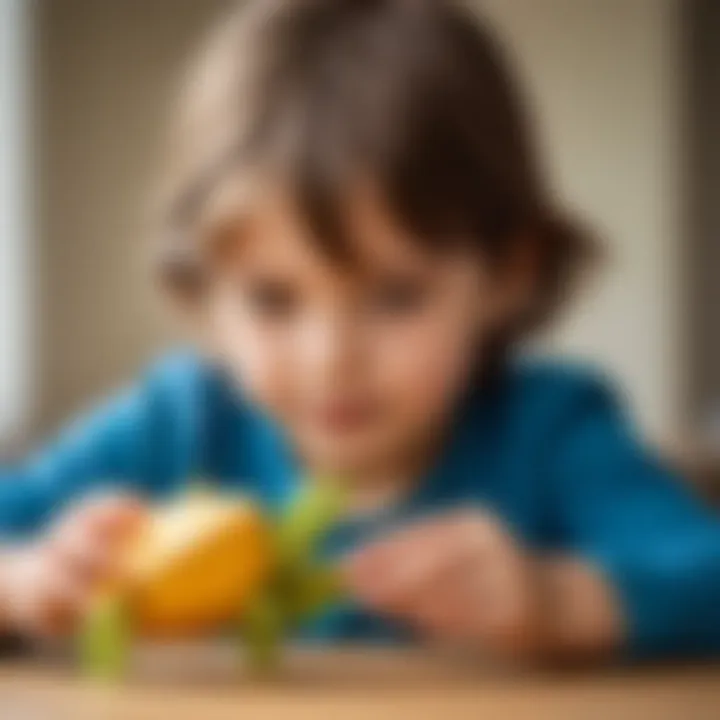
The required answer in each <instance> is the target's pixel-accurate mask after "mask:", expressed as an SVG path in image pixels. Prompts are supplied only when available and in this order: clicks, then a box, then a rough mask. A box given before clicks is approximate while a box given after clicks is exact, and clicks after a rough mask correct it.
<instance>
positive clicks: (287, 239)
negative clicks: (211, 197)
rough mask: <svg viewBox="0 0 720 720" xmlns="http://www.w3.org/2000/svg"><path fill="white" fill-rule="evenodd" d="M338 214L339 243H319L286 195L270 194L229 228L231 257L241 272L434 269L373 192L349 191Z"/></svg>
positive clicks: (432, 255)
mask: <svg viewBox="0 0 720 720" xmlns="http://www.w3.org/2000/svg"><path fill="white" fill-rule="evenodd" d="M338 209H339V212H340V213H341V217H340V219H341V222H342V228H343V235H342V237H320V236H319V234H318V231H317V229H316V228H314V227H313V223H312V222H311V220H310V218H309V217H308V216H307V214H306V212H304V210H303V209H302V206H301V203H300V202H298V198H297V197H296V196H295V195H294V194H293V193H292V192H289V191H287V190H285V189H281V188H276V189H273V190H272V191H268V192H265V193H262V194H260V195H257V196H256V198H255V200H254V201H253V202H252V203H250V204H248V205H247V206H246V207H245V208H244V209H243V213H242V215H241V216H240V217H238V219H237V222H236V223H235V225H234V228H235V230H234V232H233V233H232V236H231V238H230V242H231V246H232V250H233V252H232V254H233V257H234V258H235V260H236V262H238V263H241V264H242V265H245V266H246V267H249V266H260V267H272V266H276V267H279V266H282V267H287V268H291V269H295V270H302V269H311V268H320V267H322V268H325V269H329V270H332V271H334V272H343V273H348V272H349V273H351V274H353V275H355V274H374V273H377V272H382V271H384V270H396V271H397V270H406V271H417V272H431V271H432V270H433V268H435V267H438V260H439V254H438V253H437V252H431V251H430V250H429V249H428V248H427V245H426V244H424V243H422V242H421V241H420V239H419V238H417V237H415V236H414V235H413V233H412V231H410V230H409V229H407V228H406V227H405V226H404V224H403V223H402V221H401V220H400V219H399V218H397V216H396V215H395V214H393V213H392V212H391V210H390V209H389V207H388V205H387V204H386V203H385V202H383V200H382V197H381V195H380V193H378V192H376V191H375V190H374V189H372V188H365V187H361V186H357V187H355V188H353V190H352V191H349V192H347V193H345V194H344V195H343V198H342V200H341V201H340V206H339V208H338ZM334 244H335V245H340V244H342V245H343V247H333V245H334ZM440 259H441V258H440Z"/></svg>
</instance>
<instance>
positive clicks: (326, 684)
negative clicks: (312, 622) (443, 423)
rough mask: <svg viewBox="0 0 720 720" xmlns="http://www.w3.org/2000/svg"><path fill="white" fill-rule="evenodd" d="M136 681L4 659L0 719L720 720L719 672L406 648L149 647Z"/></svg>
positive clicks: (59, 664)
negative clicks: (238, 654) (268, 669)
mask: <svg viewBox="0 0 720 720" xmlns="http://www.w3.org/2000/svg"><path fill="white" fill-rule="evenodd" d="M143 653H144V655H143V657H141V658H139V659H138V660H137V661H136V669H135V673H134V676H133V677H131V678H130V679H129V680H127V681H125V682H124V683H123V684H119V685H115V686H107V685H106V686H103V685H98V684H93V683H89V682H87V681H84V680H82V679H80V678H78V677H77V675H76V674H75V673H74V672H73V671H72V668H71V667H69V665H68V663H67V662H58V661H52V662H49V661H40V660H37V659H36V660H33V661H23V662H13V663H5V664H4V665H0V718H2V720H84V719H85V718H92V719H93V720H105V719H108V720H115V719H116V718H117V720H190V718H192V719H193V720H195V719H198V720H215V719H216V718H217V719H218V720H225V719H226V718H227V719H230V718H232V719H233V720H238V719H239V718H252V719H253V720H264V719H266V718H292V719H293V720H305V719H306V718H307V719H308V720H309V719H312V720H325V718H328V719H333V720H334V719H335V718H337V719H338V720H354V719H355V718H369V719H370V720H385V718H389V719H391V720H415V719H416V718H440V719H441V720H464V719H465V718H468V719H471V718H472V719H473V720H476V719H478V718H488V719H492V720H496V719H498V720H503V719H504V718H508V719H512V720H525V719H526V718H529V719H530V718H531V719H532V720H544V719H545V718H548V719H550V718H552V720H558V719H562V718H571V719H573V720H575V719H577V720H593V719H595V718H597V719H598V720H624V719H625V718H629V719H631V720H646V719H647V720H676V719H677V720H713V719H714V720H717V719H720V668H719V667H717V666H716V667H712V666H695V667H692V666H687V667H677V666H676V667H654V668H643V669H639V668H638V669H633V670H629V669H624V670H613V671H607V670H605V671H602V672H598V671H594V672H574V673H563V674H558V673H555V674H530V673H524V674H523V673H514V674H510V673H508V672H501V671H498V670H491V669H489V668H481V667H478V666H477V664H470V663H467V662H461V661H459V660H457V659H456V658H452V659H451V658H447V657H436V656H434V655H430V654H429V653H426V654H422V653H418V652H415V653H409V652H407V651H405V652H401V651H379V650H365V651H359V650H357V649H355V650H346V651H324V652H320V651H314V652H309V651H302V652H296V653H294V654H293V655H292V656H291V657H290V658H289V659H288V661H287V663H286V666H285V668H284V670H283V671H282V672H281V673H280V675H279V676H278V677H277V678H275V679H273V680H263V681H260V680H257V679H252V678H249V677H243V676H242V674H241V673H238V670H237V663H236V661H235V659H234V658H233V657H232V656H231V655H230V653H229V651H221V650H219V649H217V648H213V649H212V652H210V651H209V650H199V649H197V648H194V649H192V650H188V649H186V648H172V649H165V650H157V649H155V650H153V651H151V652H149V651H147V650H143Z"/></svg>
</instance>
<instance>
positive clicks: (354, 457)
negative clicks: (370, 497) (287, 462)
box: [304, 430, 387, 473]
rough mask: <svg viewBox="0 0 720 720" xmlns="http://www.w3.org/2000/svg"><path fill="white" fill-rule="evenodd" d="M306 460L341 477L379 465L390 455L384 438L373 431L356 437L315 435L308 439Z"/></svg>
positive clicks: (332, 434) (352, 435) (354, 435)
mask: <svg viewBox="0 0 720 720" xmlns="http://www.w3.org/2000/svg"><path fill="white" fill-rule="evenodd" d="M304 444H305V450H306V453H305V454H306V456H308V457H311V458H313V461H314V463H316V464H318V465H321V466H322V467H324V468H326V469H328V470H333V471H335V472H339V473H353V472H357V471H361V470H364V469H366V468H368V467H369V466H372V465H374V464H375V463H376V460H377V459H378V458H380V457H383V456H384V455H385V454H386V452H387V447H386V443H385V442H383V437H382V435H380V434H379V433H377V432H374V431H372V430H370V431H365V432H353V433H342V434H336V433H313V434H312V437H307V438H306V442H305V443H304Z"/></svg>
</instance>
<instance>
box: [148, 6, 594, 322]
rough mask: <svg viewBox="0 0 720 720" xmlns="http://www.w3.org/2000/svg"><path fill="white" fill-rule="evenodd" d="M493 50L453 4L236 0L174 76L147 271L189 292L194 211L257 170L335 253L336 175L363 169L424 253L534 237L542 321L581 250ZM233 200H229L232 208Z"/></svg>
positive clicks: (342, 245) (246, 186)
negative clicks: (174, 101) (155, 249)
mask: <svg viewBox="0 0 720 720" xmlns="http://www.w3.org/2000/svg"><path fill="white" fill-rule="evenodd" d="M517 88H518V83H517V82H516V79H515V78H514V77H513V74H512V72H511V69H510V67H509V65H508V62H507V60H506V58H505V56H504V53H503V51H502V50H501V48H500V47H499V46H498V44H497V42H496V40H495V38H494V36H493V35H492V33H491V32H490V30H489V29H488V28H487V27H486V26H485V24H484V23H483V22H482V20H481V19H480V18H478V16H477V13H475V12H472V11H471V10H470V9H469V8H467V7H465V6H464V5H462V4H461V3H459V2H455V1H453V0H249V1H247V2H243V3H241V4H240V5H239V6H238V9H237V10H236V11H234V12H233V14H232V16H231V17H230V18H229V19H227V20H226V22H225V23H224V24H223V25H222V27H221V28H220V29H219V30H216V31H215V33H213V35H212V37H211V38H210V42H209V45H208V47H207V48H206V49H205V51H204V52H203V53H202V59H201V62H200V63H199V65H198V67H197V68H196V69H195V71H194V73H193V75H192V80H191V82H190V83H189V84H188V92H187V94H186V96H185V98H184V102H183V112H182V113H181V116H180V123H179V124H178V128H177V130H178V132H177V134H176V137H175V148H174V151H173V160H174V162H175V167H174V169H173V171H172V173H171V178H172V182H171V185H170V191H169V195H168V199H167V203H166V211H165V225H166V229H165V237H166V239H167V242H166V243H165V245H164V248H163V252H162V253H161V258H160V260H161V261H160V268H161V272H162V277H163V278H164V279H165V280H166V281H167V283H168V285H169V286H170V287H171V288H173V289H175V290H179V291H182V292H184V293H197V292H198V291H199V290H200V289H201V288H202V286H203V283H204V279H205V273H204V264H203V255H204V243H203V240H206V238H207V236H208V234H209V232H208V230H209V228H208V221H207V218H208V217H210V216H212V213H211V212H209V210H208V209H209V208H210V207H212V206H215V207H216V209H217V207H218V206H221V205H222V203H221V201H220V200H219V199H218V198H220V197H222V193H221V192H220V190H221V189H222V188H223V186H228V185H229V182H228V181H229V180H230V178H232V179H233V181H234V183H235V184H234V185H232V188H233V192H234V193H235V197H234V198H233V200H232V201H233V202H235V203H236V204H237V203H239V202H241V200H242V192H244V191H248V192H250V191H251V188H252V184H253V180H255V179H257V178H259V177H260V176H261V175H264V176H265V177H266V178H268V177H272V176H275V177H281V178H283V180H284V181H285V182H287V183H288V184H289V186H290V187H291V188H292V190H293V193H294V194H295V197H296V199H297V201H298V203H299V207H300V208H301V210H302V213H303V215H304V217H305V218H306V219H307V221H308V223H309V224H310V227H311V228H312V230H313V235H314V237H316V238H317V240H318V242H320V243H322V245H323V247H324V249H325V250H326V251H327V252H328V253H331V254H332V255H334V256H336V257H338V258H341V257H343V256H346V255H347V253H348V247H349V244H348V243H347V235H348V232H347V228H345V226H344V225H345V222H344V218H345V214H344V211H343V202H344V201H345V200H347V195H346V193H347V190H348V184H349V183H352V182H357V178H358V176H359V175H362V176H363V177H367V178H370V179H371V181H372V182H373V183H374V184H375V186H376V187H377V188H378V189H379V190H380V192H381V196H382V198H383V200H384V201H385V202H386V203H387V206H388V208H389V209H390V210H391V212H392V213H394V215H395V216H396V217H397V218H398V220H400V221H401V223H403V225H404V226H405V227H406V228H407V229H408V230H409V231H410V232H411V234H412V236H413V237H414V238H416V240H417V242H419V243H423V244H424V245H425V246H426V247H427V248H428V249H431V250H442V249H444V248H448V247H450V245H451V244H457V243H466V244H471V245H472V246H473V247H475V248H477V250H478V251H480V252H481V253H482V254H483V256H484V257H486V258H488V259H490V260H491V261H497V262H502V260H503V258H504V257H506V256H507V254H508V253H509V252H510V251H511V249H512V248H511V246H512V245H513V240H514V239H517V237H518V235H519V234H523V235H526V236H528V237H531V238H532V240H533V242H535V243H536V244H537V248H536V249H537V252H536V253H535V255H536V256H537V257H538V258H539V260H540V264H541V267H540V273H539V282H538V290H537V296H536V298H535V301H534V303H533V307H532V311H531V312H530V313H529V316H526V317H524V318H522V325H523V328H524V329H526V328H527V327H528V326H530V325H536V324H537V323H538V322H540V321H542V320H545V319H546V318H547V317H548V316H549V315H550V314H551V311H552V310H554V309H555V307H556V306H557V304H558V301H559V300H560V299H562V297H563V295H564V292H565V291H566V290H567V289H568V287H569V286H570V285H571V281H572V280H573V278H574V276H575V275H576V270H577V269H578V266H579V265H580V264H581V261H582V260H583V259H584V258H586V257H587V254H588V252H587V251H588V249H589V248H590V243H589V241H588V240H587V237H586V235H585V233H584V231H582V230H581V229H580V228H579V227H578V226H577V225H576V224H574V223H572V222H571V221H570V220H568V219H567V218H566V217H564V216H563V215H562V214H561V213H560V212H558V210H557V208H556V207H555V203H554V202H553V198H552V197H551V194H550V192H549V191H548V190H547V188H546V183H545V180H544V178H543V173H542V169H541V168H540V166H539V163H538V153H537V151H536V148H535V147H534V146H533V137H532V133H531V132H530V128H529V122H528V118H527V115H526V112H525V108H524V107H523V103H522V101H521V99H520V97H518V91H517ZM236 209H237V208H236Z"/></svg>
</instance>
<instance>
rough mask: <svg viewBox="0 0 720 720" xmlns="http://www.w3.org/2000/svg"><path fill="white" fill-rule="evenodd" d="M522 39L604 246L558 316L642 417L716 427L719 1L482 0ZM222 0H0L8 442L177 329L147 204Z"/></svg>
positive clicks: (703, 433)
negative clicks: (598, 263) (191, 58)
mask: <svg viewBox="0 0 720 720" xmlns="http://www.w3.org/2000/svg"><path fill="white" fill-rule="evenodd" d="M474 1H475V4H476V5H477V7H478V9H479V10H483V9H484V10H485V12H486V13H487V14H488V15H489V16H490V18H491V20H493V21H495V23H496V25H497V27H498V30H499V31H500V32H501V34H502V35H504V36H505V38H506V39H507V40H508V41H509V43H510V46H511V49H512V50H514V52H515V55H516V60H517V63H518V64H519V66H520V70H521V73H522V74H523V75H524V78H525V81H526V85H527V86H528V88H529V91H530V93H531V97H532V99H533V100H534V102H535V103H536V106H537V115H538V119H539V121H540V123H541V128H542V132H543V137H544V139H545V141H546V145H547V148H546V151H547V152H546V154H547V156H548V159H549V162H550V167H551V169H552V171H553V174H554V179H555V181H556V185H557V189H558V192H560V193H561V194H562V196H563V197H565V198H566V200H567V202H568V204H569V205H570V206H572V207H574V208H576V209H577V210H579V211H580V212H581V213H582V214H584V215H585V216H586V217H587V218H588V219H589V220H590V222H591V223H593V224H594V225H595V226H596V227H597V229H598V230H599V231H600V233H601V234H602V235H603V236H604V237H605V238H606V242H607V245H608V255H609V262H608V264H607V266H606V268H605V270H604V272H603V273H602V275H601V276H600V277H599V278H597V280H595V281H593V283H592V284H591V286H590V287H589V288H588V290H587V291H586V292H585V293H584V295H583V296H582V298H581V299H580V301H579V302H578V303H577V305H576V306H575V307H574V309H573V311H572V312H571V313H570V314H569V315H568V316H567V317H566V318H565V319H564V320H563V322H562V323H561V324H560V325H559V326H558V327H557V328H556V329H555V330H554V331H553V333H552V334H551V335H550V336H549V337H548V338H547V342H548V344H549V346H550V347H551V349H552V350H553V351H555V350H557V351H558V352H563V353H566V354H571V355H575V356H578V355H579V356H582V357H586V358H590V359H591V360H593V361H594V362H595V363H597V364H599V365H601V366H603V367H605V368H606V369H608V370H609V371H610V372H611V373H614V374H615V375H616V376H617V378H618V379H619V381H620V382H621V384H622V385H623V386H624V388H625V389H626V390H627V393H628V395H629V397H630V399H631V403H632V406H633V410H634V412H635V414H636V415H637V416H638V418H639V419H640V421H641V425H642V427H643V428H644V431H645V433H646V434H647V436H648V437H649V438H650V439H651V440H653V441H654V442H657V443H659V444H661V445H662V446H663V447H667V448H669V449H673V451H674V449H676V448H684V449H685V450H684V452H685V453H686V454H687V453H689V454H690V455H691V456H692V457H693V458H694V459H695V460H697V461H700V460H702V461H703V462H704V461H705V458H709V457H711V456H712V454H713V451H717V448H718V447H719V446H720V283H718V279H720V272H719V271H720V240H719V236H720V203H718V202H716V198H715V194H716V193H717V192H718V191H719V190H718V189H719V188H720V143H718V142H717V141H716V132H717V128H720V43H718V42H717V41H716V39H717V38H718V37H720V3H718V2H717V1H716V0H484V1H483V0H474ZM225 5H227V0H0V447H3V448H5V450H6V451H7V452H12V451H17V450H19V449H20V448H22V447H25V446H27V445H28V444H29V443H32V442H34V441H36V440H37V439H39V438H40V437H41V436H44V435H45V434H47V433H48V432H50V431H52V429H53V428H55V427H56V426H57V424H58V423H59V422H60V421H61V420H62V419H63V418H65V417H66V416H68V415H69V414H71V413H74V412H77V411H78V410H80V409H82V408H83V407H85V406H86V405H88V404H89V403H91V402H92V400H93V398H97V397H98V396H100V395H102V394H104V393H106V392H107V391H109V390H111V389H112V388H114V387H116V386H117V385H118V384H119V383H122V382H123V381H124V380H126V379H128V378H131V377H132V375H133V374H134V373H135V372H136V371H137V370H138V369H139V368H140V367H141V366H142V365H143V364H144V363H145V362H147V361H148V360H149V359H150V358H151V357H152V356H153V355H154V354H156V353H157V351H158V350H159V349H160V348H162V347H163V346H164V345H165V344H167V343H169V342H171V341H172V338H171V337H170V336H169V333H168V331H167V330H166V328H165V324H164V323H163V319H162V315H161V313H160V312H159V310H158V304H157V301H156V299H155V298H154V297H153V288H152V285H151V283H150V282H149V278H148V275H147V272H146V269H145V266H144V260H143V258H144V254H143V248H144V247H146V246H147V243H148V237H147V236H148V225H147V211H148V207H149V201H150V200H151V198H152V194H153V189H154V187H155V184H156V181H157V177H158V173H159V170H160V166H161V163H162V161H163V159H164V157H163V150H164V143H163V140H164V133H165V129H166V124H167V117H168V114H169V112H170V107H171V102H172V98H173V96H174V93H175V90H176V88H177V85H178V81H179V78H180V76H181V74H182V70H183V67H184V66H185V64H186V61H187V57H188V54H189V53H190V52H191V51H192V50H193V48H194V47H195V46H196V45H197V42H198V40H199V39H200V38H201V36H202V31H203V29H204V28H205V27H206V26H207V25H208V24H209V23H211V22H212V20H213V18H214V17H215V16H216V15H217V14H218V12H219V11H220V10H221V9H222V8H223V6H225Z"/></svg>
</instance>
